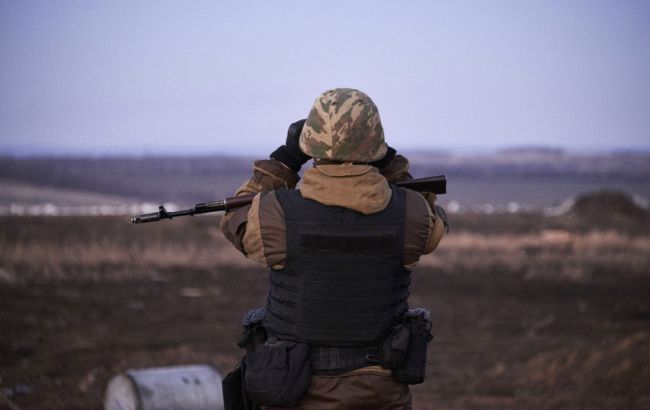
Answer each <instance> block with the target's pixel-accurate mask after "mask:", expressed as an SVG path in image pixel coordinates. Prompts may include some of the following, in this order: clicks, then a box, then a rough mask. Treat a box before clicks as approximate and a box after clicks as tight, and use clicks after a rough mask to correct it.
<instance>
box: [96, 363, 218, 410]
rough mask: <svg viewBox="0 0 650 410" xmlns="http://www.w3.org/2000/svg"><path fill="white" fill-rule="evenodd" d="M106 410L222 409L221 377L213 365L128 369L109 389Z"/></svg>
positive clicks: (105, 402)
mask: <svg viewBox="0 0 650 410" xmlns="http://www.w3.org/2000/svg"><path fill="white" fill-rule="evenodd" d="M104 409H105V410H223V393H222V391H221V375H220V374H219V373H218V372H217V371H216V370H215V369H214V368H213V367H211V366H207V365H194V366H174V367H156V368H148V369H137V370H127V371H126V372H125V373H124V374H120V375H118V376H115V377H113V378H112V379H111V381H110V382H109V383H108V387H107V388H106V398H105V399H104Z"/></svg>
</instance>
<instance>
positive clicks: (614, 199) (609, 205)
mask: <svg viewBox="0 0 650 410" xmlns="http://www.w3.org/2000/svg"><path fill="white" fill-rule="evenodd" d="M569 214H570V215H571V216H573V217H577V218H580V219H583V220H590V221H593V222H595V223H598V221H604V220H606V221H614V220H628V221H636V222H645V221H646V220H647V219H648V211H647V210H646V209H644V208H643V207H641V206H639V205H638V204H637V203H635V202H634V200H633V199H632V198H630V196H629V195H627V194H626V193H624V192H621V191H598V192H591V193H587V194H583V195H581V196H579V197H578V198H577V199H576V201H575V203H574V204H573V206H572V207H571V211H570V212H569Z"/></svg>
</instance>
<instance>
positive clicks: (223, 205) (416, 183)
mask: <svg viewBox="0 0 650 410" xmlns="http://www.w3.org/2000/svg"><path fill="white" fill-rule="evenodd" d="M396 185H397V186H399V187H402V188H408V189H412V190H414V191H419V192H433V193H435V194H446V193H447V177H446V176H444V175H436V176H432V177H427V178H418V179H409V180H406V181H401V182H398V183H396ZM255 195H256V194H248V195H240V196H233V197H229V198H225V199H221V200H218V201H212V202H201V203H198V204H196V205H194V208H190V209H184V210H181V211H172V212H168V211H167V210H166V209H165V207H164V206H162V205H160V206H159V207H158V212H152V213H150V214H142V215H138V216H134V217H132V218H131V223H134V224H142V223H147V222H156V221H160V220H161V219H172V218H174V217H177V216H187V215H189V216H192V215H198V214H205V213H208V212H219V211H230V210H231V209H235V208H240V207H242V206H246V205H249V204H250V203H251V202H253V198H254V197H255Z"/></svg>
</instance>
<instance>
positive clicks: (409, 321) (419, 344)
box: [393, 309, 433, 384]
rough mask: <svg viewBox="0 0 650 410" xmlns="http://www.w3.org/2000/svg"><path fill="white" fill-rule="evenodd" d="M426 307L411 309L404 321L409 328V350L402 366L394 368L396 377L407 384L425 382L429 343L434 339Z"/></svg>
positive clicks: (403, 323)
mask: <svg viewBox="0 0 650 410" xmlns="http://www.w3.org/2000/svg"><path fill="white" fill-rule="evenodd" d="M429 316H430V315H429V311H428V310H426V309H409V310H408V312H407V313H406V315H405V317H404V321H403V322H402V325H403V326H406V327H407V328H408V329H409V333H410V337H409V342H408V351H407V353H406V357H405V359H404V362H403V363H402V365H401V366H399V367H398V368H396V369H394V370H393V374H394V375H395V378H397V380H399V381H400V382H402V383H406V384H420V383H422V382H424V375H425V370H426V367H427V344H428V343H429V342H430V341H431V339H433V336H432V335H431V321H430V320H429Z"/></svg>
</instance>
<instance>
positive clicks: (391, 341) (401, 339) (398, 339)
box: [380, 323, 411, 369]
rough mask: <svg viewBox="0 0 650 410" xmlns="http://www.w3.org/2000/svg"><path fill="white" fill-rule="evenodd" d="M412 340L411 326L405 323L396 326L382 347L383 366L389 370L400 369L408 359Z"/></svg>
mask: <svg viewBox="0 0 650 410" xmlns="http://www.w3.org/2000/svg"><path fill="white" fill-rule="evenodd" d="M410 338H411V329H410V327H409V326H407V325H406V324H403V323H400V324H398V325H395V327H393V330H392V332H391V333H390V335H388V337H386V339H384V342H383V343H382V345H381V362H380V363H381V365H382V366H383V367H386V368H388V369H397V368H399V367H400V366H401V365H402V363H404V359H405V358H406V354H407V352H408V349H409V339H410Z"/></svg>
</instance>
